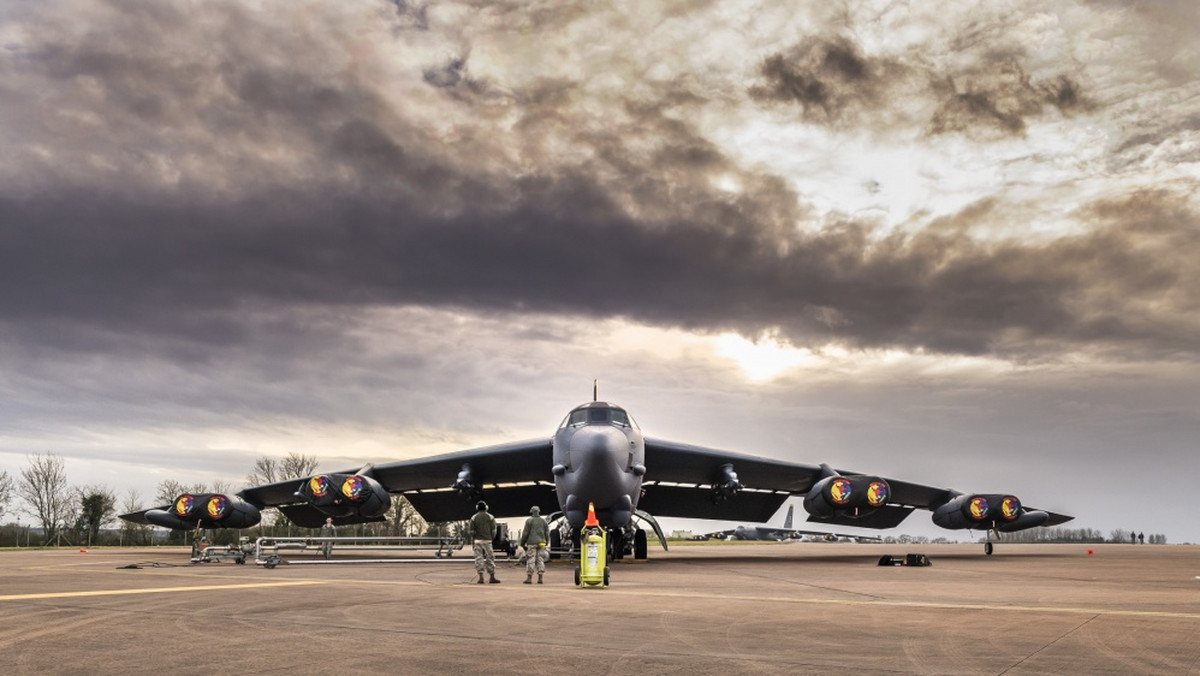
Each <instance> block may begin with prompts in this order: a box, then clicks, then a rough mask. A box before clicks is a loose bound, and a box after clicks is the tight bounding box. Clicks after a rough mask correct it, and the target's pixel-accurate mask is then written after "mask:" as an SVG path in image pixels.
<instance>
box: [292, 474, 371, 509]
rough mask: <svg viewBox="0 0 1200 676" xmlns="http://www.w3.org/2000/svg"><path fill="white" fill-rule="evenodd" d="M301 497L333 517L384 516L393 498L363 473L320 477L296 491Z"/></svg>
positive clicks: (312, 479)
mask: <svg viewBox="0 0 1200 676" xmlns="http://www.w3.org/2000/svg"><path fill="white" fill-rule="evenodd" d="M296 497H299V498H301V499H303V500H305V501H306V502H308V504H310V505H312V506H313V507H315V508H316V509H317V510H318V511H320V512H321V513H323V514H328V515H329V516H363V517H368V518H369V517H376V516H383V515H384V514H385V513H386V512H387V511H388V510H389V509H391V507H392V496H391V494H390V493H388V492H387V490H386V489H384V487H383V486H381V485H379V482H378V481H376V480H374V479H372V478H371V477H369V476H365V475H362V474H318V475H316V476H314V477H309V478H308V479H306V480H305V481H304V483H302V484H301V485H300V490H298V491H296Z"/></svg>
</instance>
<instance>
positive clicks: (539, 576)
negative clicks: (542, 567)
mask: <svg viewBox="0 0 1200 676" xmlns="http://www.w3.org/2000/svg"><path fill="white" fill-rule="evenodd" d="M541 583H542V574H541V573H538V584H541Z"/></svg>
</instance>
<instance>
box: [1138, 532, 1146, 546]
mask: <svg viewBox="0 0 1200 676" xmlns="http://www.w3.org/2000/svg"><path fill="white" fill-rule="evenodd" d="M1138 544H1139V545H1144V544H1146V534H1145V533H1138Z"/></svg>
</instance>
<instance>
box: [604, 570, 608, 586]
mask: <svg viewBox="0 0 1200 676" xmlns="http://www.w3.org/2000/svg"><path fill="white" fill-rule="evenodd" d="M604 586H605V587H607V586H608V566H605V567H604Z"/></svg>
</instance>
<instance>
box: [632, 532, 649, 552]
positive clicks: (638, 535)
mask: <svg viewBox="0 0 1200 676" xmlns="http://www.w3.org/2000/svg"><path fill="white" fill-rule="evenodd" d="M646 555H647V552H646V531H644V530H642V529H641V528H639V529H637V531H635V532H634V534H633V558H635V559H644V558H646Z"/></svg>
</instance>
